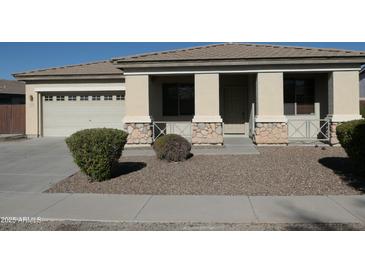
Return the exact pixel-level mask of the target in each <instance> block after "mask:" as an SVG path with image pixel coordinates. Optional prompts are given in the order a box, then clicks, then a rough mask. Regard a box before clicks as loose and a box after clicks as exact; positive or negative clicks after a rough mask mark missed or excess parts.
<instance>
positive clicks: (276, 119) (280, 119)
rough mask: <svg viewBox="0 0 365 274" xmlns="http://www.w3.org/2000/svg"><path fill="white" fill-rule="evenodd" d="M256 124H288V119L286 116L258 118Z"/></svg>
mask: <svg viewBox="0 0 365 274" xmlns="http://www.w3.org/2000/svg"><path fill="white" fill-rule="evenodd" d="M255 122H256V123H287V122H288V118H287V117H286V116H261V115H260V116H259V115H258V116H256V117H255Z"/></svg>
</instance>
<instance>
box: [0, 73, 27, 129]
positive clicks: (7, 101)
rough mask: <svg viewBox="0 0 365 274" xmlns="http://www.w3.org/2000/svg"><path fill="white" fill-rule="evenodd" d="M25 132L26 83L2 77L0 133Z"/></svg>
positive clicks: (0, 84) (0, 82) (0, 88)
mask: <svg viewBox="0 0 365 274" xmlns="http://www.w3.org/2000/svg"><path fill="white" fill-rule="evenodd" d="M24 133H25V83H22V82H18V81H11V80H3V79H0V134H24Z"/></svg>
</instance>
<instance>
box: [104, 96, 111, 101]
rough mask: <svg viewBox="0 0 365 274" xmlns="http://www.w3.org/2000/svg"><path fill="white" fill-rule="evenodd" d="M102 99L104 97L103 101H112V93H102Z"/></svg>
mask: <svg viewBox="0 0 365 274" xmlns="http://www.w3.org/2000/svg"><path fill="white" fill-rule="evenodd" d="M107 98H108V99H107ZM103 99H104V101H113V95H104V96H103Z"/></svg>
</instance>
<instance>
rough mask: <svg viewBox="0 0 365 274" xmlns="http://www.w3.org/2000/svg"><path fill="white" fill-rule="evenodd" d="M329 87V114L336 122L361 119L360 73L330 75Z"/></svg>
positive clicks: (344, 72)
mask: <svg viewBox="0 0 365 274" xmlns="http://www.w3.org/2000/svg"><path fill="white" fill-rule="evenodd" d="M328 87H329V88H328V98H329V114H331V115H332V117H333V118H334V120H336V122H341V121H346V120H352V119H356V118H360V107H359V91H360V86H359V72H358V71H334V72H332V73H330V75H329V83H328Z"/></svg>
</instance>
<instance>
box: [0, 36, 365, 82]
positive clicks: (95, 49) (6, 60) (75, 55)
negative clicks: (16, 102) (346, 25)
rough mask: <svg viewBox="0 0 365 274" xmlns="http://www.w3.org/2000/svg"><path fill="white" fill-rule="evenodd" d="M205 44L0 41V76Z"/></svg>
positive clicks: (352, 45) (363, 46)
mask: <svg viewBox="0 0 365 274" xmlns="http://www.w3.org/2000/svg"><path fill="white" fill-rule="evenodd" d="M206 44H209V43H186V42H181V43H149V42H148V43H124V42H123V43H0V78H3V79H13V77H12V76H11V74H12V73H14V72H21V71H27V70H33V69H41V68H47V67H54V66H62V65H71V64H78V63H84V62H91V61H98V60H105V59H109V58H112V57H117V56H124V55H131V54H138V53H144V52H149V51H160V50H169V49H176V48H184V47H192V46H199V45H206ZM269 44H280V45H297V46H308V47H329V48H339V49H351V50H363V51H365V43H314V42H313V43H312V42H303V43H278V42H272V43H269Z"/></svg>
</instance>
